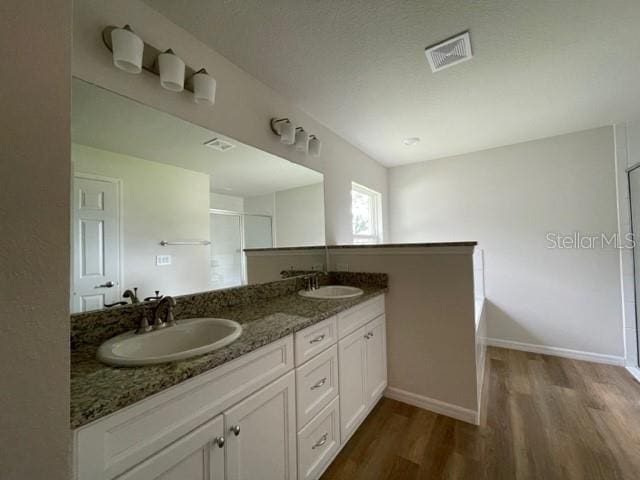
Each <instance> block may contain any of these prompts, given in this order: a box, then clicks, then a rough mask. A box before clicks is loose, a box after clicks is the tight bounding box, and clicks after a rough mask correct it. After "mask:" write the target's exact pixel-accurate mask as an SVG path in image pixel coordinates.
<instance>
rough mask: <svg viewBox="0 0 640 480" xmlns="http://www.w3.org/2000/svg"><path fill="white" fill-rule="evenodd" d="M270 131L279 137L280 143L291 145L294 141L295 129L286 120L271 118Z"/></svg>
mask: <svg viewBox="0 0 640 480" xmlns="http://www.w3.org/2000/svg"><path fill="white" fill-rule="evenodd" d="M271 131H273V133H275V134H276V135H278V136H279V137H280V143H283V144H285V145H293V143H294V142H295V140H296V127H294V126H293V123H291V121H290V120H289V119H288V118H279V119H276V118H272V119H271Z"/></svg>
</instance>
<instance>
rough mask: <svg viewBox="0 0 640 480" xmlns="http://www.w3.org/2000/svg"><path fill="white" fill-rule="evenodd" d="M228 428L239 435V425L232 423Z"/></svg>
mask: <svg viewBox="0 0 640 480" xmlns="http://www.w3.org/2000/svg"><path fill="white" fill-rule="evenodd" d="M229 430H231V432H232V433H233V434H234V435H235V436H236V437H237V436H238V435H240V425H234V426H233V427H231V428H230V429H229Z"/></svg>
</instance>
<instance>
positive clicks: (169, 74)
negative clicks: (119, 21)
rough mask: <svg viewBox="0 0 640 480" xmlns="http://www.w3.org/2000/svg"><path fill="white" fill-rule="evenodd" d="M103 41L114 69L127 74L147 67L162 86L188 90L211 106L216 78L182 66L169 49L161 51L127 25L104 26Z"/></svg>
mask: <svg viewBox="0 0 640 480" xmlns="http://www.w3.org/2000/svg"><path fill="white" fill-rule="evenodd" d="M102 41H103V42H104V45H105V46H106V47H107V49H108V50H109V51H110V52H111V53H112V56H113V64H114V65H115V66H116V67H117V68H119V69H122V70H124V71H125V72H130V73H140V71H142V70H146V71H147V72H149V73H153V74H154V75H158V76H159V77H160V84H161V85H162V87H163V88H166V89H167V90H170V91H172V92H182V91H183V90H188V91H190V92H193V94H194V100H195V102H196V103H205V104H208V105H213V103H214V101H215V95H216V81H215V79H214V78H212V77H211V76H210V75H209V74H208V73H207V71H206V70H204V69H200V70H198V71H196V70H195V69H193V68H191V67H190V66H189V65H185V63H184V61H183V60H182V59H180V58H179V57H178V56H177V55H176V54H175V53H174V52H173V51H172V50H167V51H166V52H162V51H160V50H159V49H157V48H156V47H154V46H153V45H150V44H148V43H146V42H144V40H142V39H141V38H140V37H138V36H137V35H136V34H135V33H133V32H132V30H131V27H130V26H129V25H125V26H124V27H123V28H120V27H115V26H113V25H109V26H107V27H105V28H104V29H103V30H102ZM207 77H208V78H207ZM196 88H197V89H198V92H197V93H196Z"/></svg>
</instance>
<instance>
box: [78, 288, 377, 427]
mask: <svg viewBox="0 0 640 480" xmlns="http://www.w3.org/2000/svg"><path fill="white" fill-rule="evenodd" d="M361 288H362V289H363V290H364V294H363V295H362V296H360V297H357V298H354V299H347V300H316V299H309V298H304V297H301V296H299V295H298V294H297V293H292V294H288V295H283V296H279V297H275V298H272V299H269V300H266V301H264V302H260V303H252V304H248V305H241V306H236V307H233V308H228V309H224V310H220V311H219V312H218V313H217V314H216V316H217V317H220V318H228V319H231V320H235V321H237V322H239V323H241V324H242V334H241V335H240V337H239V338H238V339H237V340H236V341H234V342H233V343H232V344H230V345H228V346H226V347H223V348H221V349H219V350H216V351H214V352H212V353H209V354H206V355H201V356H198V357H194V358H190V359H187V360H183V361H180V362H173V363H165V364H160V365H150V366H145V367H132V368H118V367H110V366H108V365H105V364H103V363H101V362H99V361H98V360H97V359H96V351H97V347H96V346H95V345H84V346H80V347H78V348H77V349H75V350H73V351H72V352H71V428H72V429H74V428H78V427H81V426H83V425H86V424H87V423H89V422H92V421H94V420H97V419H98V418H101V417H103V416H105V415H108V414H110V413H113V412H116V411H117V410H120V409H122V408H124V407H127V406H129V405H132V404H133V403H136V402H138V401H140V400H142V399H144V398H146V397H149V396H151V395H153V394H155V393H158V392H161V391H162V390H165V389H167V388H169V387H172V386H174V385H177V384H178V383H180V382H183V381H185V380H187V379H189V378H192V377H195V376H196V375H199V374H201V373H204V372H206V371H208V370H211V369H213V368H215V367H218V366H220V365H222V364H223V363H226V362H229V361H231V360H233V359H235V358H238V357H240V356H241V355H244V354H246V353H249V352H251V351H253V350H256V349H257V348H260V347H262V346H264V345H267V344H268V343H271V342H274V341H276V340H278V339H280V338H283V337H286V336H287V335H289V334H291V333H293V332H297V331H299V330H302V329H304V328H306V327H308V326H310V325H313V324H315V323H317V322H320V321H321V320H324V319H326V318H329V317H331V316H333V315H335V314H337V313H339V312H341V311H344V310H347V309H348V308H351V307H353V306H354V305H357V304H359V303H362V302H364V301H366V300H369V299H371V298H373V297H375V296H377V295H380V294H381V293H383V292H385V291H386V289H385V288H382V287H376V286H361Z"/></svg>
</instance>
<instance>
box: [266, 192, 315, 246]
mask: <svg viewBox="0 0 640 480" xmlns="http://www.w3.org/2000/svg"><path fill="white" fill-rule="evenodd" d="M323 195H324V190H323V188H322V183H316V184H315V185H307V186H304V187H298V188H292V189H289V190H282V191H280V192H276V194H275V210H276V221H275V226H276V245H275V246H276V247H300V246H316V245H324V243H325V242H324V202H323Z"/></svg>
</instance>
